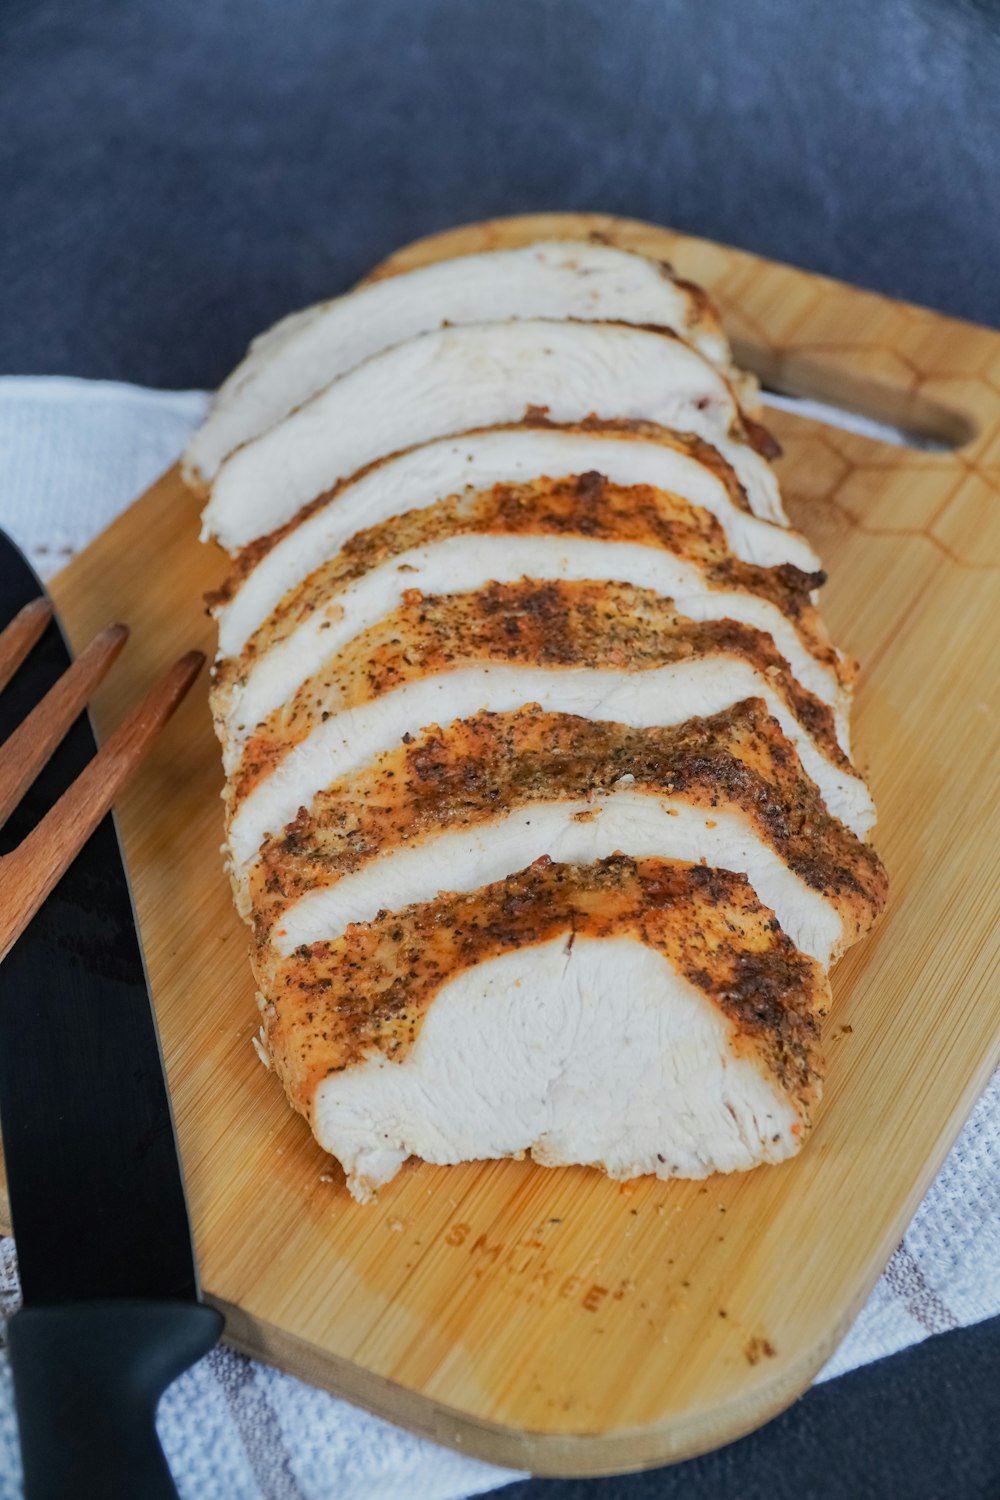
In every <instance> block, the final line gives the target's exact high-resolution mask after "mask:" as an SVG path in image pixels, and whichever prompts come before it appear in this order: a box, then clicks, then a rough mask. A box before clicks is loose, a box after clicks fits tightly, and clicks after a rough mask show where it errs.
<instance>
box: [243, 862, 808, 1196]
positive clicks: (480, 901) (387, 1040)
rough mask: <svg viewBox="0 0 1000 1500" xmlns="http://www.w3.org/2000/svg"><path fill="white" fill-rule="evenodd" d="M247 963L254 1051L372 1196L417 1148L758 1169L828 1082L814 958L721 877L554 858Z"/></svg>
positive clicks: (628, 1166)
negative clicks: (259, 1021)
mask: <svg viewBox="0 0 1000 1500" xmlns="http://www.w3.org/2000/svg"><path fill="white" fill-rule="evenodd" d="M256 966H257V978H258V982H259V984H260V988H261V990H262V991H263V992H264V993H265V994H268V995H270V996H272V997H273V999H272V1001H271V1002H270V1003H268V1004H265V1009H264V1024H263V1027H262V1035H263V1047H262V1051H263V1052H264V1055H265V1056H267V1057H269V1058H270V1060H271V1061H272V1062H273V1065H274V1067H275V1068H276V1070H277V1071H278V1073H279V1075H280V1076H281V1078H282V1081H283V1082H284V1085H285V1088H286V1091H287V1093H288V1097H289V1099H290V1100H291V1102H292V1104H293V1105H294V1106H295V1107H296V1108H297V1109H299V1110H300V1111H301V1112H302V1113H303V1114H304V1115H305V1116H306V1117H307V1119H308V1120H309V1122H310V1124H311V1126H312V1128H313V1131H314V1132H315V1134H316V1137H317V1139H318V1140H319V1142H320V1144H321V1145H322V1146H323V1147H325V1149H326V1150H328V1151H331V1152H332V1153H333V1154H334V1155H335V1156H337V1157H338V1158H339V1159H340V1161H341V1162H342V1163H343V1165H344V1168H345V1170H346V1172H347V1175H348V1184H349V1186H350V1189H351V1191H352V1193H353V1194H354V1196H355V1197H356V1198H359V1199H361V1200H364V1199H366V1198H368V1197H370V1196H371V1194H372V1192H373V1191H374V1190H375V1189H376V1188H378V1187H379V1186H380V1185H382V1184H383V1183H385V1182H387V1181H388V1180H389V1179H390V1178H391V1177H393V1176H394V1175H395V1173H396V1172H397V1171H398V1170H399V1168H400V1166H401V1165H402V1163H403V1162H404V1161H405V1159H406V1158H407V1157H408V1156H411V1155H412V1156H419V1157H422V1158H423V1159H424V1160H425V1161H430V1162H438V1163H447V1162H458V1161H465V1160H469V1159H474V1158H475V1159H478V1158H489V1157H499V1156H512V1155H519V1154H521V1153H523V1152H526V1151H530V1152H531V1154H532V1155H533V1156H534V1158H535V1160H536V1161H539V1162H541V1163H543V1164H545V1165H552V1166H554V1165H560V1164H563V1163H570V1162H573V1163H586V1164H588V1165H592V1166H598V1167H601V1168H603V1169H604V1170H605V1171H606V1172H607V1173H608V1174H609V1175H611V1176H612V1177H617V1178H629V1177H634V1176H637V1175H640V1174H645V1173H655V1174H656V1175H657V1176H658V1177H661V1178H668V1177H704V1176H707V1175H708V1174H709V1173H710V1172H713V1171H740V1170H745V1169H747V1168H750V1167H753V1166H756V1165H758V1164H759V1163H761V1162H765V1161H771V1162H775V1161H782V1160H784V1159H785V1158H787V1157H789V1156H791V1155H792V1154H793V1153H794V1152H795V1151H796V1150H797V1149H798V1147H799V1145H800V1144H801V1142H802V1139H803V1136H804V1134H805V1132H806V1130H807V1128H808V1125H809V1120H810V1115H811V1110H812V1107H813V1105H814V1103H815V1101H816V1099H817V1098H818V1095H819V1092H820V1089H819V1069H820V1054H819V1040H818V1039H819V1024H820V1018H821V1016H822V1014H823V1012H824V1010H825V1008H826V1005H827V1002H828V989H827V983H826V979H825V976H824V974H823V971H822V969H821V968H820V966H819V965H818V964H817V963H816V962H815V961H814V960H812V959H810V958H808V957H806V956H805V955H804V954H802V953H800V952H798V951H797V949H796V948H795V947H794V946H793V944H792V943H791V942H790V941H789V939H788V937H787V936H786V935H785V934H784V933H783V932H782V931H781V930H780V928H778V927H777V925H776V924H775V921H774V918H773V915H772V913H771V912H770V911H768V909H767V908H766V907H764V906H762V905H761V903H760V902H759V901H758V900H757V898H756V896H755V895H754V892H753V890H752V889H751V887H750V886H749V884H748V883H747V881H746V880H745V879H744V878H743V877H742V876H740V875H738V874H734V873H731V872H728V871H722V870H711V869H706V868H703V867H701V866H698V865H690V864H682V863H672V862H665V861H659V860H640V861H633V860H630V859H627V858H625V857H623V856H618V857H616V858H612V859H609V860H605V861H601V862H599V863H596V864H593V865H588V866H570V865H564V864H553V863H550V862H548V861H545V862H542V863H541V864H539V865H536V866H533V867H532V868H531V869H529V870H526V871H523V872H522V873H520V874H518V875H515V876H511V877H510V878H509V879H507V880H504V881H501V882H498V883H497V884H495V885H491V886H487V887H485V888H484V889H481V890H479V891H477V892H475V893H474V894H472V895H458V896H441V897H439V898H438V899H437V900H436V901H433V902H430V903H427V904H423V905H417V906H412V907H409V908H407V909H406V910H404V911H401V912H393V913H391V914H385V915H383V916H380V917H379V918H378V919H377V920H376V921H374V922H373V923H371V924H369V925H365V926H360V927H354V928H352V929H350V931H349V932H348V933H347V934H345V936H344V937H342V938H340V939H338V940H337V941H334V942H324V943H316V944H314V945H312V946H310V947H305V946H303V947H301V948H299V949H297V950H296V952H295V953H294V954H292V955H290V956H289V957H287V958H284V959H279V958H276V957H275V956H274V955H273V954H272V953H271V950H265V951H264V952H262V953H258V955H257V959H256Z"/></svg>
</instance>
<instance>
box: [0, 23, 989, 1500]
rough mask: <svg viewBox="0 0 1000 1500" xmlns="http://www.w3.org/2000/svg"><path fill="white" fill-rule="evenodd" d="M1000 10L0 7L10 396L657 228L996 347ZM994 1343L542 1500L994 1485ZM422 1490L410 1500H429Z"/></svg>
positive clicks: (842, 1387) (980, 1333) (201, 353)
mask: <svg viewBox="0 0 1000 1500" xmlns="http://www.w3.org/2000/svg"><path fill="white" fill-rule="evenodd" d="M998 36H1000V5H997V4H994V3H991V0H952V3H947V0H837V3H835V4H831V3H829V0H827V3H820V0H689V3H684V0H624V3H623V0H603V3H594V0H366V3H350V0H89V3H88V4H87V5H86V6H77V5H71V4H69V3H68V0H62V3H52V0H38V3H28V0H6V3H5V4H4V5H3V7H2V8H0V205H2V230H0V288H2V296H3V308H2V316H0V372H10V373H21V374H23V373H61V374H77V375H88V376H103V377H109V378H114V379H127V380H134V381H139V382H142V383H145V384H150V385H160V386H175V387H176V386H189V385H202V386H203V385H211V384H214V383H215V382H216V381H218V380H219V378H220V377H221V376H222V375H223V374H225V372H226V371H227V370H228V369H229V367H230V366H231V365H232V364H233V363H234V362H235V360H236V359H237V358H238V356H239V355H240V353H241V352H242V349H243V347H244V346H245V344H246V342H247V340H248V339H249V338H250V336H251V335H252V334H253V333H255V332H257V331H258V330H259V329H261V328H263V327H264V326H266V325H267V324H268V323H269V322H270V321H272V320H273V319H274V318H276V317H278V316H279V315H280V314H282V313H284V312H286V311H287V310H289V309H290V308H292V307H295V306H299V305H302V304H303V303H306V302H309V301H312V300H314V299H315V298H317V297H321V296H327V295H329V294H330V293H332V292H335V291H338V290H340V289H342V288H343V287H344V286H346V285H347V284H348V283H349V282H350V281H351V280H353V279H354V278H355V277H356V276H358V275H359V274H360V273H361V272H363V271H364V270H365V269H366V268H367V267H368V266H370V265H371V264H372V262H373V261H375V260H376V259H378V258H379V257H381V256H382V255H384V254H385V253H387V252H388V251H389V250H391V249H393V248H394V247H395V246H397V245H399V244H400V243H402V242H404V241H406V240H409V239H411V238H413V237H414V236H416V235H420V234H424V233H427V232H429V231H431V230H434V229H437V228H441V227H444V226H446V225H449V224H453V223H456V222H461V221H463V220H469V219H476V218H481V217H483V216H485V215H492V214H499V213H509V212H516V211H524V210H530V209H551V208H577V209H584V208H590V209H602V210H609V211H615V212H620V213H625V214H633V215H636V216H639V217H645V218H651V219H656V220H659V221H661V222H664V223H668V224H671V225H674V226H676V227H678V228H680V229H686V230H689V231H691V232H693V233H697V234H702V235H707V236H710V237H713V238H716V239H719V240H723V241H728V242H730V243H732V244H736V245H740V246H743V247H745V248H748V249H751V250H755V251H758V252H761V253H763V254H766V255H770V256H773V257H776V258H778V259H782V260H789V261H793V262H796V263H798V264H800V265H804V266H809V267H811V268H814V269H817V270H822V271H825V272H828V273H830V274H832V275H835V276H840V277H843V278H845V279H847V280H850V281H854V282H858V283H861V284H863V285H866V286H871V287H876V288H878V289H880V290H882V291H885V292H888V293H891V294H895V295H898V296H903V297H907V298H910V299H913V300H916V301H920V302H925V303H928V304H930V305H932V306H936V307H939V308H942V309H944V310H946V311H949V312H952V313H956V314H959V315H962V316H965V317H969V318H973V319H976V320H978V321H982V322H989V323H994V324H1000V276H998V274H997V252H998V245H1000V42H998ZM998 1431H1000V1327H998V1325H997V1323H996V1322H994V1323H992V1324H986V1325H982V1326H981V1327H980V1328H978V1329H973V1330H963V1331H959V1332H955V1333H950V1334H945V1335H941V1336H939V1337H937V1338H934V1339H931V1340H929V1341H928V1342H927V1343H926V1344H925V1345H923V1346H921V1347H919V1348H917V1349H915V1350H911V1351H909V1352H907V1353H905V1354H902V1355H898V1356H896V1357H895V1358H894V1359H891V1360H886V1361H882V1362H880V1363H879V1364H878V1365H875V1366H871V1367H869V1368H868V1369H867V1370H864V1371H860V1372H857V1373H856V1374H854V1375H850V1376H845V1377H843V1378H842V1379H840V1380H838V1381H835V1382H831V1383H830V1384H829V1385H827V1386H825V1387H822V1388H820V1389H818V1390H815V1391H813V1392H811V1393H810V1394H809V1395H807V1396H806V1397H805V1398H804V1399H803V1400H802V1401H801V1402H799V1403H798V1404H797V1405H796V1406H795V1407H794V1408H793V1409H792V1410H791V1411H790V1412H788V1413H787V1414H786V1415H785V1416H783V1417H781V1418H779V1419H778V1421H777V1422H775V1423H772V1424H771V1425H770V1426H769V1427H767V1428H766V1429H764V1430H763V1431H762V1432H760V1433H757V1434H754V1435H753V1436H751V1437H750V1438H747V1439H745V1440H744V1441H743V1442H741V1443H739V1444H736V1445H733V1446H732V1447H730V1448H727V1449H724V1450H722V1451H721V1452H720V1453H717V1454H714V1455H710V1456H708V1457H706V1458H704V1459H699V1460H695V1461H694V1462H693V1463H691V1464H687V1465H683V1466H681V1467H680V1468H677V1469H673V1470H666V1471H661V1472H659V1473H654V1474H649V1475H645V1476H637V1477H634V1478H631V1479H623V1480H602V1481H593V1482H565V1483H552V1484H550V1483H547V1482H538V1481H535V1482H532V1483H531V1484H530V1485H527V1486H517V1487H515V1488H514V1489H512V1490H511V1491H509V1492H508V1494H509V1496H510V1500H520V1497H521V1496H522V1495H530V1496H532V1497H533V1500H534V1497H536V1496H537V1500H543V1497H544V1500H548V1497H549V1496H551V1497H552V1500H583V1497H584V1496H586V1497H588V1500H605V1497H610V1496H616V1497H617V1496H621V1497H622V1500H626V1497H627V1500H640V1497H641V1500H652V1497H654V1496H657V1497H664V1500H666V1497H678V1500H715V1497H717V1496H719V1497H721V1496H725V1497H727V1500H756V1497H761V1500H764V1497H766V1500H784V1497H785V1496H788V1497H790V1500H791V1497H794V1500H810V1497H815V1500H819V1497H822V1500H827V1497H835V1496H846V1497H850V1500H867V1497H873V1500H883V1497H885V1500H896V1497H906V1500H972V1497H976V1500H978V1497H983V1500H985V1497H995V1496H998V1495H1000V1445H998V1444H997V1442H996V1438H995V1434H996V1433H997V1432H998ZM414 1500H419V1497H414Z"/></svg>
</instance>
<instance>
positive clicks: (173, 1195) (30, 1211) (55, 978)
mask: <svg viewBox="0 0 1000 1500" xmlns="http://www.w3.org/2000/svg"><path fill="white" fill-rule="evenodd" d="M42 592H43V589H42V586H41V584H40V583H39V581H38V579H37V578H36V577H35V575H34V573H33V571H32V570H31V568H30V567H29V565H28V563H27V562H26V560H25V559H24V558H23V557H22V555H21V554H20V552H19V551H18V549H17V548H16V547H15V546H14V545H13V543H12V542H11V541H10V540H9V538H7V537H6V536H4V535H3V533H2V532H0V625H3V624H6V622H7V621H8V620H9V619H10V618H11V617H12V616H13V615H14V614H15V613H16V612H17V610H18V609H19V608H20V607H21V606H22V605H23V604H26V603H27V602H28V601H29V600H30V599H32V598H36V597H37V596H38V595H39V594H41V593H42ZM69 662H70V655H69V652H68V650H67V647H66V645H65V642H64V640H63V638H62V634H61V632H60V630H59V628H58V625H57V624H56V623H55V622H53V623H52V624H51V625H50V626H49V627H48V629H47V630H46V632H45V634H44V635H43V637H42V639H41V640H40V642H39V643H38V645H36V646H35V648H34V650H33V651H32V652H31V654H30V655H29V657H28V659H27V661H26V662H25V663H24V665H23V666H22V667H21V668H20V669H19V671H18V673H17V674H16V676H15V677H14V679H13V680H12V682H11V683H10V684H9V686H8V687H7V689H6V690H5V691H4V693H3V694H2V695H0V739H5V738H6V737H7V735H8V734H10V732H11V731H12V730H13V728H14V727H15V726H16V725H17V724H18V723H20V722H21V721H22V720H23V719H24V718H25V716H26V715H27V713H28V712H29V711H30V709H31V708H33V707H34V705H35V704H36V703H37V702H38V700H39V699H40V698H41V697H42V696H43V694H44V693H45V692H46V691H47V689H48V688H49V687H50V686H51V685H52V683H53V682H54V681H55V680H56V679H57V678H58V677H59V676H60V675H61V673H62V672H63V671H64V670H65V669H66V667H67V666H68V665H69ZM95 749H96V746H95V743H94V737H93V733H92V730H91V727H90V724H89V720H88V718H87V716H86V714H83V715H81V717H80V718H79V719H78V720H77V722H76V723H75V724H74V726H73V727H72V729H71V730H70V732H69V734H68V735H67V736H66V738H65V740H64V741H63V743H62V745H61V746H60V747H59V749H58V750H57V751H56V753H55V755H54V756H53V757H52V759H51V760H50V762H49V764H48V766H47V767H46V768H45V769H44V770H43V771H42V772H41V773H40V775H39V776H38V778H37V780H36V781H35V783H34V784H33V786H32V787H31V788H30V790H29V791H28V793H27V794H26V796H25V797H24V798H23V800H22V802H21V804H20V806H19V807H18V808H17V809H16V811H15V812H14V813H13V814H12V815H11V817H10V819H9V821H8V823H7V824H6V826H5V827H4V828H3V829H2V830H0V855H3V854H5V853H7V852H8V851H9V850H10V849H12V848H14V847H15V846H16V845H17V844H18V843H19V842H20V840H21V839H22V838H23V837H24V835H25V834H26V833H27V832H28V831H29V830H30V829H31V828H32V827H33V826H34V825H35V824H36V823H37V822H38V820H39V819H40V818H41V816H42V815H43V814H44V813H45V812H47V811H48V809H49V808H50V807H51V806H52V804H53V803H54V802H55V801H56V799H57V798H58V797H59V795H60V794H61V793H62V792H63V791H64V790H65V788H66V787H67V786H68V785H69V784H70V782H71V781H72V780H73V779H74V778H75V777H76V776H77V775H78V774H79V772H80V771H81V770H82V769H83V767H84V766H85V765H86V763H87V762H88V761H89V760H90V759H91V757H92V756H93V754H94V753H95ZM0 1127H2V1132H3V1143H4V1157H5V1161H6V1169H7V1182H8V1191H9V1197H10V1210H11V1218H12V1226H13V1231H14V1237H15V1242H16V1246H17V1252H18V1262H19V1266H20V1272H21V1285H22V1290H23V1296H24V1306H23V1308H22V1309H21V1311H20V1312H18V1313H16V1314H15V1315H14V1317H13V1318H12V1319H11V1320H10V1323H9V1325H8V1343H9V1349H10V1357H11V1364H12V1368H13V1374H14V1386H15V1402H16V1405H17V1412H18V1421H19V1427H20V1432H21V1445H22V1456H23V1460H24V1470H25V1490H26V1493H27V1495H28V1497H29V1500H48V1497H49V1496H57V1495H60V1496H61V1495H67V1494H73V1495H75V1496H86V1495H90V1494H93V1495H95V1496H97V1495H100V1496H101V1497H103V1500H111V1497H117V1496H119V1495H120V1496H122V1497H125V1496H128V1497H130V1500H131V1497H134V1496H142V1497H143V1500H145V1497H157V1496H160V1495H162V1496H172V1495H175V1494H176V1491H175V1489H174V1487H173V1483H172V1481H171V1479H170V1475H169V1470H168V1468H167V1465H166V1461H165V1460H164V1458H163V1455H162V1452H161V1450H160V1448H159V1444H158V1441H157V1438H156V1432H155V1425H154V1418H155V1408H156V1403H157V1401H158V1399H159V1396H160V1395H161V1394H162V1392H163V1390H164V1389H165V1388H166V1386H167V1385H168V1384H169V1382H170V1381H171V1380H172V1379H173V1378H174V1377H175V1376H176V1375H177V1374H179V1373H180V1372H181V1371H182V1370H183V1369H186V1368H187V1367H188V1366H189V1365H190V1364H193V1363H194V1361H195V1360H196V1359H197V1358H199V1357H200V1356H201V1355H202V1354H204V1353H206V1352H207V1351H208V1350H209V1349H210V1348H211V1347H212V1345H213V1344H214V1343H215V1342H216V1341H217V1339H218V1337H219V1335H220V1333H221V1330H222V1318H221V1316H220V1315H219V1314H218V1313H217V1312H216V1311H215V1310H214V1309H211V1308H208V1307H206V1306H205V1305H204V1304H202V1303H201V1301H200V1293H199V1284H198V1273H197V1266H196V1262H195V1256H194V1247H193V1243H192V1238H191V1228H190V1221H189V1218H188V1211H187V1202H186V1197H185V1192H184V1182H183V1177H182V1173H181V1165H180V1159H179V1156H178V1151H177V1144H176V1139H175V1135H174V1126H173V1118H172V1114H171V1108H170V1100H169V1095H168V1093H167V1086H166V1079H165V1076H164V1069H163V1061H162V1056H161V1052H160V1045H159V1038H158V1034H157V1030H156V1022H155V1018H154V1013H153V1008H152V1002H151V999H150V994H149V988H148V984H147V980H146V973H145V966H144V961H143V955H142V949H141V946H140V942H139V936H138V930H137V927H136V923H135V917H134V913H133V909H132V899H131V892H130V889H129V885H128V879H127V876H126V873H125V867H124V864H123V862H122V856H121V850H120V848H119V844H118V836H117V832H116V829H115V825H114V821H113V819H112V817H111V816H109V817H107V818H106V819H105V820H104V821H103V822H102V823H101V825H100V826H99V827H98V829H97V830H96V832H95V833H94V834H93V836H92V837H91V839H90V840H89V842H88V843H87V845H86V847H85V848H84V850H83V851H82V853H81V854H80V856H79V857H78V858H77V860H76V861H75V862H74V864H73V865H72V866H71V867H70V869H69V870H68V872H67V874H66V875H65V876H64V877H63V879H62V880H61V881H60V882H59V884H58V885H57V886H56V888H55V890H54V891H53V892H52V894H51V895H50V896H49V897H48V899H47V900H46V901H45V903H44V904H43V906H42V907H41V909H40V910H39V912H38V914H37V916H36V917H35V919H34V921H33V922H32V923H31V925H30V927H29V928H28V930H27V931H26V932H25V934H24V935H23V937H22V938H21V939H20V941H19V942H18V943H17V944H16V945H15V947H14V948H13V950H12V951H11V952H10V954H9V955H8V956H7V958H6V959H5V960H4V962H3V963H2V964H0Z"/></svg>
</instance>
